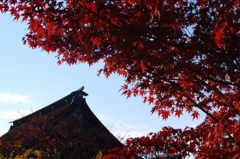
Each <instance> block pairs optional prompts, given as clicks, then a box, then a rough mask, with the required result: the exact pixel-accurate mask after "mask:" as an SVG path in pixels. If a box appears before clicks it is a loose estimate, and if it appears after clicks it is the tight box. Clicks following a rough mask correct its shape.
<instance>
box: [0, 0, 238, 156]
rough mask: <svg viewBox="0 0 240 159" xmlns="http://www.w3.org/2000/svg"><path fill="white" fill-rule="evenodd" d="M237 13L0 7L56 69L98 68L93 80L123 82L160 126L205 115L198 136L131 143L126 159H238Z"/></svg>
mask: <svg viewBox="0 0 240 159" xmlns="http://www.w3.org/2000/svg"><path fill="white" fill-rule="evenodd" d="M239 8H240V7H239V1H238V0H141V1H140V0H113V1H109V0H96V1H93V0H78V1H77V0H66V1H56V0H45V1H42V0H34V1H29V0H18V1H17V0H1V1H0V10H1V12H2V13H5V12H9V13H10V14H11V15H12V16H13V18H14V19H16V20H18V19H20V20H21V21H27V23H28V33H27V34H26V35H25V37H24V39H23V42H24V43H27V44H28V45H29V46H30V47H32V48H37V47H39V48H41V49H43V50H45V51H47V52H57V58H58V60H59V61H58V64H61V63H63V62H66V63H67V64H69V65H72V64H75V63H79V62H87V63H88V64H89V65H92V64H94V63H96V62H98V61H99V60H103V61H104V63H105V65H104V68H102V69H100V70H99V74H100V73H103V74H104V75H105V76H106V77H109V76H110V74H112V73H117V74H119V75H122V76H123V77H125V79H126V83H125V84H124V85H123V86H122V88H121V91H122V92H123V94H126V95H127V98H128V97H130V96H131V95H134V96H137V95H138V96H142V97H143V100H144V102H148V103H149V104H153V107H152V112H153V113H154V112H156V113H158V114H159V116H161V117H162V118H163V119H164V120H166V119H167V118H168V117H169V116H171V115H174V116H178V117H180V116H181V115H183V113H182V112H183V111H184V110H186V111H187V112H189V113H190V114H191V115H192V116H193V119H194V118H198V115H199V111H202V112H204V113H205V114H206V115H207V118H206V119H205V121H204V122H203V123H202V124H200V125H199V126H198V127H197V128H196V129H190V130H189V129H188V128H186V130H181V131H180V130H176V129H173V128H164V129H163V130H162V131H160V132H158V133H156V134H153V135H149V136H148V137H143V138H136V139H129V140H128V143H127V145H126V147H125V150H127V151H124V152H125V153H130V151H129V150H132V151H131V152H135V153H143V151H145V150H146V151H147V152H149V153H152V148H150V147H151V144H153V145H154V144H157V145H161V143H162V142H164V143H165V144H167V145H168V146H165V147H161V146H160V148H159V149H163V150H164V151H166V152H169V153H182V154H184V155H185V154H188V153H195V154H197V155H198V156H200V157H201V158H214V156H215V157H216V156H218V158H229V156H230V158H231V157H235V158H239V155H238V154H240V148H239V146H240V145H239V144H240V143H239V142H240V136H239V132H240V130H239V129H240V120H239V110H240V81H239V80H240V52H239V51H240V40H239V36H240V35H239V31H240V24H239V17H240V9H239ZM164 135H166V136H164ZM168 135H169V136H168ZM167 136H168V137H167ZM174 137H176V139H174ZM161 138H163V139H164V140H162V139H161ZM165 138H167V140H165ZM145 140H146V141H149V142H150V143H151V144H150V143H149V144H150V145H149V144H148V142H144V141H145ZM170 143H175V144H170ZM178 144H179V145H182V146H179V145H178ZM132 145H135V146H134V147H131V146H132ZM176 145H178V146H176ZM142 147H144V148H143V149H142ZM139 149H141V151H140V150H139ZM156 149H157V148H156ZM122 154H123V153H122ZM216 158H217V157H216Z"/></svg>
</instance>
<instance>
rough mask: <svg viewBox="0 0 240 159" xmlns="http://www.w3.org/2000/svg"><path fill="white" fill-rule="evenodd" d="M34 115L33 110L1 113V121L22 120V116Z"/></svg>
mask: <svg viewBox="0 0 240 159" xmlns="http://www.w3.org/2000/svg"><path fill="white" fill-rule="evenodd" d="M30 113H32V111H31V110H19V111H13V110H10V111H2V112H0V119H1V118H2V119H8V120H16V119H19V118H21V117H22V116H25V115H28V114H30Z"/></svg>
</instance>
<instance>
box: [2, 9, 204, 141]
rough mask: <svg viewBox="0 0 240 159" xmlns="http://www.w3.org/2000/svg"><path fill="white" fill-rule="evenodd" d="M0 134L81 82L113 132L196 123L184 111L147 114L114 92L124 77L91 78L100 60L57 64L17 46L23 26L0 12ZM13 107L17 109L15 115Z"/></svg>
mask: <svg viewBox="0 0 240 159" xmlns="http://www.w3.org/2000/svg"><path fill="white" fill-rule="evenodd" d="M0 20H1V22H2V23H1V25H0V136H1V135H2V134H4V133H6V132H7V131H8V129H9V127H10V124H9V122H10V121H13V120H15V119H18V118H20V117H21V115H20V113H22V114H25V115H26V114H28V113H31V112H32V111H36V110H38V109H40V108H42V107H45V106H47V105H48V104H51V103H53V102H55V101H57V100H58V99H60V98H62V97H64V96H66V95H68V94H69V93H71V92H72V91H75V90H77V89H79V88H80V87H81V86H85V89H84V91H85V92H87V93H88V94H89V96H87V97H86V101H87V103H88V105H89V107H90V108H91V110H92V111H93V112H94V113H95V115H96V116H97V117H98V118H99V119H100V121H101V122H102V123H103V124H104V125H105V126H106V127H107V128H108V129H110V131H111V132H112V133H113V134H114V135H116V136H119V135H120V136H122V137H123V136H126V137H136V136H141V135H146V134H147V133H149V132H158V131H160V130H161V128H162V127H163V126H172V127H174V128H184V127H185V126H196V125H197V124H199V123H200V122H202V121H203V120H204V117H205V115H204V114H202V113H201V112H199V113H200V114H201V115H200V116H199V119H198V120H194V121H192V117H191V116H190V115H189V114H187V113H185V114H184V116H182V117H180V119H178V118H177V117H171V118H169V119H168V120H167V121H166V122H165V121H162V119H161V118H159V117H158V116H157V114H153V115H151V113H150V110H151V105H150V106H149V105H148V104H143V103H142V101H143V100H142V98H141V97H130V98H129V99H126V97H125V96H122V95H121V92H118V91H119V89H120V88H121V85H122V84H123V82H124V79H123V78H122V77H120V76H118V75H111V77H110V78H108V79H106V78H105V77H104V76H103V75H101V76H100V77H98V76H97V71H98V70H99V69H100V68H101V67H102V66H103V63H102V62H99V63H98V64H95V65H93V66H91V67H89V66H88V64H78V65H73V66H68V65H66V64H62V65H60V66H58V65H57V59H56V58H55V56H56V54H54V53H50V54H48V53H47V52H45V51H41V50H40V49H34V50H33V49H31V48H30V47H29V46H28V45H23V43H22V37H23V36H24V35H25V34H26V32H27V26H26V24H25V23H21V22H20V21H13V18H12V17H11V16H9V15H8V14H0ZM18 111H19V112H20V113H18Z"/></svg>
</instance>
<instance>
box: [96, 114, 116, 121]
mask: <svg viewBox="0 0 240 159" xmlns="http://www.w3.org/2000/svg"><path fill="white" fill-rule="evenodd" d="M97 116H98V118H99V120H100V121H109V120H113V118H111V117H109V116H107V115H104V114H98V115H97Z"/></svg>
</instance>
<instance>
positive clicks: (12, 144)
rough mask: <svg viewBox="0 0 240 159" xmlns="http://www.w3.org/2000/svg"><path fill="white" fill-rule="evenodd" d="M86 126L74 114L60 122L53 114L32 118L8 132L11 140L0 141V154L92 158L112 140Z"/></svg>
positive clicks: (105, 134)
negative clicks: (72, 116)
mask: <svg viewBox="0 0 240 159" xmlns="http://www.w3.org/2000/svg"><path fill="white" fill-rule="evenodd" d="M86 126H87V123H86V122H84V120H83V119H82V117H81V116H76V115H75V117H74V118H72V119H71V120H70V121H63V120H59V118H58V117H56V115H55V116H52V115H50V116H46V115H44V116H40V117H33V118H32V120H31V121H30V122H27V123H25V124H23V125H21V129H16V130H15V129H13V130H10V131H12V132H13V134H14V136H13V140H9V141H7V142H5V141H4V140H3V141H0V143H1V142H2V143H3V144H2V145H1V146H0V155H3V156H6V157H7V158H9V157H10V156H11V157H13V158H16V159H18V158H17V157H18V156H23V154H24V155H27V157H26V158H29V157H30V158H31V157H32V158H33V157H35V158H43V159H69V158H89V159H90V158H95V156H96V155H97V153H98V152H99V150H100V149H102V150H105V151H106V150H107V149H108V148H107V147H108V146H109V145H106V143H108V142H109V143H112V140H111V138H110V137H109V134H108V133H107V132H104V131H103V130H102V129H101V127H97V126H96V127H91V128H90V127H86ZM3 139H4V138H3ZM103 144H104V145H103ZM39 156H40V157H39ZM0 158H1V156H0ZM9 159H10V158H9ZM19 159H20V158H19ZM24 159H25V158H24Z"/></svg>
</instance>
